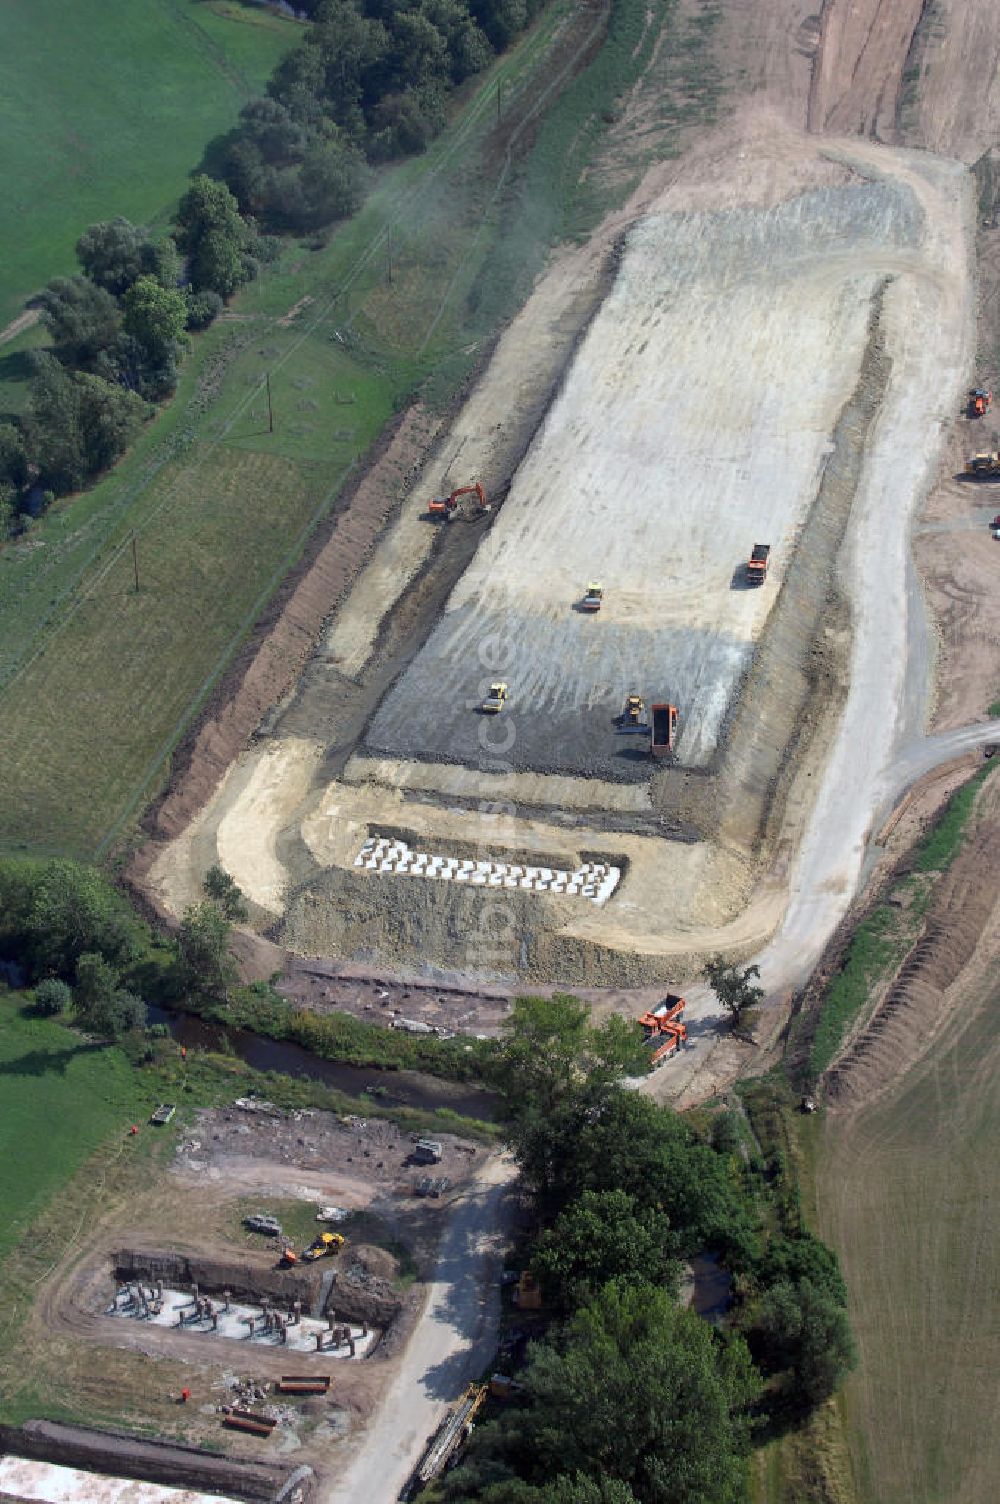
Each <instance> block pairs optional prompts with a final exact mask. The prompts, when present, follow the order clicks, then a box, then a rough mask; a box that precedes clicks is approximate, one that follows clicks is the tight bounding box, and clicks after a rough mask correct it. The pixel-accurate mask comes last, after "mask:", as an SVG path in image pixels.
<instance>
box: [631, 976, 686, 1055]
mask: <svg viewBox="0 0 1000 1504" xmlns="http://www.w3.org/2000/svg"><path fill="white" fill-rule="evenodd" d="M685 1006H686V1004H685V1002H684V999H683V998H682V997H678V996H677V995H676V994H675V993H669V994H668V995H667V996H666V997H665V998H664V999H663V1002H662V1003H660V1004H659V1005H658V1006H657V1007H656V1008H653V1009H651V1011H650V1012H649V1013H644V1014H643V1015H642V1017H641V1018H640V1020H639V1023H640V1024H641V1025H642V1027H643V1029H644V1030H645V1043H646V1044H648V1045H650V1046H651V1047H652V1050H653V1054H652V1058H651V1059H650V1062H649V1067H650V1070H655V1069H656V1067H657V1066H658V1065H662V1064H663V1062H664V1061H665V1060H669V1059H670V1057H671V1055H676V1053H677V1051H678V1050H681V1049H683V1048H684V1044H685V1041H686V1040H687V1028H686V1027H685V1025H684V1024H683V1023H682V1022H681V1015H682V1014H683V1012H684V1009H685Z"/></svg>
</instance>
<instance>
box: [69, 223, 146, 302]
mask: <svg viewBox="0 0 1000 1504" xmlns="http://www.w3.org/2000/svg"><path fill="white" fill-rule="evenodd" d="M148 243H149V242H148V238H147V235H146V232H145V230H142V229H140V228H139V226H138V225H134V224H131V223H130V221H129V220H127V219H122V218H120V217H119V218H118V219H106V220H102V221H101V222H100V223H99V224H96V225H91V226H90V227H89V228H88V229H86V230H84V232H83V234H82V235H81V236H80V239H79V240H78V241H77V243H76V259H77V260H78V261H79V263H80V265H81V266H82V267H83V270H84V272H85V274H86V275H87V276H88V277H89V278H90V280H91V281H92V282H96V283H97V285H98V286H99V287H102V288H104V289H105V290H106V291H107V292H109V293H113V294H114V296H115V297H120V296H121V295H122V293H124V292H127V291H128V289H129V288H130V287H131V286H132V283H133V282H134V281H135V280H136V278H137V277H140V276H141V275H142V273H143V272H144V271H147V270H148V269H149V268H148V264H147V263H148V255H149V252H148V249H147V247H148Z"/></svg>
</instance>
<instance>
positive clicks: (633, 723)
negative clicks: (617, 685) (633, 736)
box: [616, 691, 649, 732]
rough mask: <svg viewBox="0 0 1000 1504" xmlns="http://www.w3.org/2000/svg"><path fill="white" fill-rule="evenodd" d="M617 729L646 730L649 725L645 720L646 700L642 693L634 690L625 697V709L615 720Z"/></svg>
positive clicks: (626, 730) (627, 730)
mask: <svg viewBox="0 0 1000 1504" xmlns="http://www.w3.org/2000/svg"><path fill="white" fill-rule="evenodd" d="M616 725H617V727H618V730H619V731H625V732H629V731H638V732H647V731H648V730H649V725H648V723H647V721H646V702H645V700H644V699H643V698H642V695H640V694H636V693H635V692H634V691H633V693H632V694H630V695H626V697H625V709H624V710H623V711H622V713H621V715H620V716H619V717H618V720H617V722H616Z"/></svg>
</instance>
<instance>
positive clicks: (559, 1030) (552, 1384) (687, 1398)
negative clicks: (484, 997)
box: [433, 998, 854, 1504]
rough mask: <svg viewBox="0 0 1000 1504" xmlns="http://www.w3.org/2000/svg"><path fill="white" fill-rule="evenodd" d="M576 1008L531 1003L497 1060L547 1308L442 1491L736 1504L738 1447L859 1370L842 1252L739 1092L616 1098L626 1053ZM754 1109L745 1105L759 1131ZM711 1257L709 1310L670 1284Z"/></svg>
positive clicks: (515, 1339)
mask: <svg viewBox="0 0 1000 1504" xmlns="http://www.w3.org/2000/svg"><path fill="white" fill-rule="evenodd" d="M586 1018H587V1010H586V1007H585V1005H583V1004H581V1003H577V1002H576V1001H575V1000H574V999H569V998H567V999H562V1000H559V1002H558V1003H556V1002H555V1001H554V1000H544V1001H543V1000H538V999H522V1000H521V1001H520V1002H519V1004H518V1007H517V1009H516V1010H515V1013H514V1015H513V1019H512V1022H511V1026H510V1030H509V1035H508V1038H507V1041H506V1043H505V1045H504V1046H503V1048H502V1049H501V1050H500V1052H499V1054H498V1056H497V1058H496V1060H495V1063H494V1071H495V1080H496V1082H497V1084H498V1085H502V1084H503V1083H504V1079H505V1076H506V1086H507V1094H508V1102H509V1105H510V1108H511V1111H512V1121H511V1125H510V1128H509V1136H510V1142H511V1146H512V1148H513V1150H514V1153H515V1155H516V1157H517V1160H518V1163H519V1165H520V1167H521V1172H522V1176H523V1179H524V1184H525V1187H526V1189H527V1191H528V1192H529V1194H530V1197H531V1206H532V1209H533V1215H532V1219H531V1224H532V1225H531V1231H530V1233H529V1235H528V1237H527V1239H526V1241H525V1244H524V1247H523V1249H522V1251H521V1262H522V1265H523V1267H524V1269H525V1270H526V1271H527V1274H528V1275H529V1276H530V1277H531V1279H532V1280H533V1281H534V1282H535V1284H536V1286H537V1288H538V1290H539V1294H540V1299H541V1309H540V1310H539V1312H538V1314H537V1316H533V1315H532V1314H530V1313H523V1312H517V1313H516V1314H515V1313H514V1312H513V1311H512V1312H511V1315H510V1318H509V1328H511V1329H513V1328H514V1326H515V1324H516V1326H517V1332H514V1331H513V1330H511V1331H510V1333H509V1336H508V1338H507V1341H506V1351H507V1353H508V1362H509V1363H510V1364H511V1366H512V1367H516V1372H515V1373H514V1378H515V1379H516V1386H515V1390H514V1398H513V1399H512V1400H511V1401H508V1402H507V1403H506V1404H505V1405H503V1406H502V1407H501V1406H498V1407H496V1408H495V1410H494V1412H493V1414H492V1415H491V1416H490V1417H489V1418H488V1419H487V1420H486V1422H485V1423H484V1424H483V1425H481V1426H478V1427H477V1429H476V1432H475V1433H474V1436H473V1439H472V1442H471V1445H470V1447H469V1449H468V1452H467V1453H466V1456H465V1458H464V1460H463V1462H462V1464H461V1465H460V1466H459V1467H458V1468H457V1469H456V1470H455V1471H454V1472H453V1473H452V1474H451V1475H450V1477H449V1478H448V1479H447V1481H446V1482H445V1483H444V1484H442V1485H441V1486H440V1487H439V1488H438V1489H437V1490H436V1492H435V1493H434V1494H433V1497H434V1498H436V1499H439V1500H447V1501H454V1504H459V1501H468V1500H482V1501H483V1504H560V1501H562V1504H569V1501H572V1504H581V1501H590V1504H637V1501H639V1500H642V1501H643V1504H728V1501H733V1504H735V1501H737V1500H741V1499H743V1498H744V1497H745V1494H746V1482H747V1463H748V1457H749V1454H750V1451H751V1448H752V1447H753V1446H754V1445H755V1444H757V1443H758V1442H759V1441H761V1440H763V1439H765V1438H766V1437H768V1436H770V1435H773V1434H775V1433H776V1432H779V1431H782V1430H788V1429H795V1428H797V1427H799V1426H801V1425H803V1424H804V1423H806V1422H807V1421H808V1419H809V1417H810V1416H811V1415H812V1414H813V1413H814V1411H815V1410H816V1408H817V1407H818V1406H822V1405H823V1404H824V1403H825V1402H826V1401H827V1400H828V1399H829V1398H830V1396H831V1395H832V1394H833V1393H834V1392H835V1390H836V1389H837V1387H838V1385H839V1384H840V1382H841V1381H842V1379H843V1377H844V1376H845V1374H846V1373H847V1372H848V1371H849V1369H850V1368H851V1366H852V1364H853V1362H854V1349H853V1343H852V1340H851V1335H850V1331H849V1328H848V1323H847V1317H846V1313H845V1299H846V1297H845V1290H844V1284H843V1280H842V1278H841V1275H840V1271H839V1268H838V1265H837V1260H836V1257H835V1255H834V1254H833V1253H832V1252H831V1250H830V1249H829V1248H827V1247H826V1245H825V1244H823V1243H822V1242H820V1240H819V1239H818V1238H816V1237H815V1236H814V1235H813V1234H812V1233H811V1232H810V1231H809V1229H808V1228H807V1227H806V1226H805V1224H804V1221H803V1218H802V1214H801V1204H800V1199H799V1197H798V1195H797V1192H796V1189H795V1187H794V1183H793V1174H794V1172H793V1167H792V1166H791V1165H790V1163H789V1162H788V1160H787V1158H785V1159H781V1158H780V1157H779V1155H778V1152H777V1147H776V1146H775V1145H772V1144H771V1143H770V1142H768V1145H767V1147H764V1146H762V1145H761V1143H760V1142H759V1141H758V1137H757V1134H756V1132H755V1128H754V1127H753V1126H751V1122H750V1121H748V1119H747V1117H746V1116H745V1115H744V1113H743V1110H742V1108H740V1107H739V1105H735V1106H734V1107H731V1108H729V1109H726V1108H724V1107H723V1105H722V1104H718V1105H717V1106H716V1107H715V1108H712V1109H707V1110H703V1111H702V1112H700V1113H699V1114H698V1115H697V1118H696V1120H695V1121H691V1120H689V1119H687V1118H682V1117H680V1116H679V1115H678V1114H677V1113H675V1112H673V1111H671V1110H670V1109H669V1108H664V1107H659V1106H657V1105H656V1104H655V1103H654V1102H652V1101H651V1100H650V1099H649V1098H647V1097H644V1096H640V1095H639V1094H637V1093H636V1092H633V1091H626V1090H624V1089H623V1088H622V1086H621V1079H620V1070H621V1066H620V1063H619V1064H618V1066H617V1068H616V1054H617V1059H618V1061H619V1062H620V1061H621V1060H622V1059H623V1058H624V1053H619V1052H617V1051H616V1050H615V1049H611V1048H609V1045H610V1044H612V1042H613V1041H612V1040H611V1039H609V1037H608V1036H607V1035H606V1034H603V1035H602V1034H601V1031H592V1030H589V1026H588V1024H587V1022H586ZM618 1042H619V1043H620V1044H621V1046H622V1047H623V1050H624V1047H625V1046H626V1039H625V1036H624V1035H622V1036H620V1040H619V1041H618ZM526 1058H530V1060H531V1061H532V1062H533V1074H534V1077H535V1078H536V1079H535V1080H534V1081H533V1083H532V1085H531V1088H530V1089H527V1088H525V1087H524V1085H523V1071H524V1064H525V1060H526ZM571 1061H572V1062H573V1063H572V1065H570V1064H569V1062H571ZM765 1106H766V1103H765V1102H758V1100H757V1099H756V1098H753V1097H752V1108H753V1111H752V1114H751V1117H752V1119H753V1121H754V1123H756V1121H758V1120H759V1121H760V1122H761V1124H762V1126H763V1125H765V1124H766V1121H767V1119H766V1111H765ZM706 1254H709V1255H711V1256H713V1257H714V1258H715V1259H716V1260H718V1261H719V1262H720V1263H721V1264H722V1266H723V1267H724V1268H725V1270H726V1271H727V1272H728V1275H729V1278H730V1288H731V1303H730V1305H729V1309H728V1311H727V1312H726V1313H725V1314H724V1315H723V1316H721V1317H720V1319H718V1320H717V1321H716V1322H715V1324H712V1323H710V1322H708V1321H706V1320H704V1319H702V1318H701V1317H699V1316H698V1315H696V1314H695V1313H694V1312H693V1311H692V1310H690V1309H687V1308H686V1307H685V1306H684V1305H683V1304H682V1303H681V1302H680V1301H679V1298H678V1296H679V1289H680V1284H681V1274H682V1269H683V1266H684V1264H685V1263H686V1262H687V1261H689V1260H691V1259H692V1258H695V1257H697V1256H701V1255H706ZM523 1287H524V1281H523V1279H522V1288H523ZM526 1332H527V1333H528V1334H530V1335H531V1336H532V1337H533V1338H534V1340H531V1341H528V1342H527V1344H526V1345H525V1341H524V1336H525V1333H526Z"/></svg>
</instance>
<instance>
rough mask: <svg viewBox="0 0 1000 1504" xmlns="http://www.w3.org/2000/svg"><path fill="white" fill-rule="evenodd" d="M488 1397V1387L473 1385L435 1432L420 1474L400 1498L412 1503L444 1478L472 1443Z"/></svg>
mask: <svg viewBox="0 0 1000 1504" xmlns="http://www.w3.org/2000/svg"><path fill="white" fill-rule="evenodd" d="M486 1395H487V1386H486V1385H485V1384H470V1385H469V1387H468V1389H467V1390H466V1391H465V1393H464V1394H463V1395H462V1398H461V1399H460V1400H459V1401H458V1403H457V1405H454V1406H453V1407H452V1409H451V1410H450V1411H449V1412H448V1414H447V1415H446V1416H445V1418H444V1420H443V1421H442V1422H441V1424H440V1426H439V1427H438V1429H437V1430H436V1431H435V1433H434V1435H433V1437H432V1438H431V1442H430V1445H429V1446H428V1448H427V1450H426V1452H425V1453H424V1455H423V1457H422V1459H421V1461H420V1463H419V1465H418V1467H417V1470H416V1472H415V1473H414V1474H413V1476H412V1477H411V1478H410V1480H409V1482H408V1483H407V1485H406V1487H405V1488H404V1489H403V1492H402V1493H401V1494H400V1496H399V1497H400V1498H401V1499H412V1498H413V1497H414V1496H415V1495H416V1494H418V1493H420V1492H421V1490H422V1489H425V1488H427V1487H428V1486H429V1485H430V1484H432V1483H434V1482H435V1481H436V1479H438V1478H440V1477H441V1475H442V1473H443V1472H444V1471H445V1470H446V1468H447V1467H448V1466H449V1465H450V1464H451V1463H452V1462H453V1461H454V1459H455V1457H456V1456H457V1454H458V1451H459V1448H460V1447H461V1445H462V1443H463V1442H465V1441H467V1440H468V1439H469V1436H470V1435H471V1433H472V1427H473V1423H474V1421H475V1418H476V1416H477V1415H478V1413H479V1411H480V1409H481V1407H482V1404H483V1401H484V1400H485V1398H486Z"/></svg>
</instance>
